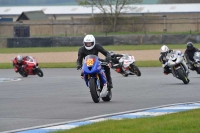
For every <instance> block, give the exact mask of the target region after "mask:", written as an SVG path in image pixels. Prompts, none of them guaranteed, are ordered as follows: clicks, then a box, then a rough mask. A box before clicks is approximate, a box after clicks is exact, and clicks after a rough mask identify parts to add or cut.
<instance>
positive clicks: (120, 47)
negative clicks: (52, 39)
mask: <svg viewBox="0 0 200 133" xmlns="http://www.w3.org/2000/svg"><path fill="white" fill-rule="evenodd" d="M161 46H162V44H155V45H152V44H142V45H109V46H104V48H105V49H106V50H114V51H123V50H157V49H160V47H161ZM167 46H168V47H169V48H170V49H186V44H168V45H167ZM195 47H197V48H200V44H195ZM79 48H80V46H79V47H77V46H76V47H69V46H68V47H31V48H1V49H0V53H1V54H4V53H5V54H6V53H43V52H77V51H78V49H79Z"/></svg>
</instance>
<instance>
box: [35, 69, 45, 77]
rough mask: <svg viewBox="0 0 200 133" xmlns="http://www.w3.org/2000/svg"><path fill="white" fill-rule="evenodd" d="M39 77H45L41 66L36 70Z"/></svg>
mask: <svg viewBox="0 0 200 133" xmlns="http://www.w3.org/2000/svg"><path fill="white" fill-rule="evenodd" d="M35 73H36V74H37V75H38V76H39V77H43V72H42V70H41V69H40V68H37V69H36V72H35Z"/></svg>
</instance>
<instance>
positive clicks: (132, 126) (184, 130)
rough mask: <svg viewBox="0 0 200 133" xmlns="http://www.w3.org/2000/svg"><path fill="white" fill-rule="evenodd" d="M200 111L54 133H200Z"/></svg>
mask: <svg viewBox="0 0 200 133" xmlns="http://www.w3.org/2000/svg"><path fill="white" fill-rule="evenodd" d="M199 115H200V109H195V110H190V111H185V112H180V113H174V114H168V115H162V116H157V117H148V118H136V119H124V120H108V121H103V122H97V123H93V124H90V125H85V126H80V127H77V128H74V129H71V130H67V131H58V132H53V133H133V132H134V133H199V132H200V128H199V125H200V119H199V118H198V117H197V116H199Z"/></svg>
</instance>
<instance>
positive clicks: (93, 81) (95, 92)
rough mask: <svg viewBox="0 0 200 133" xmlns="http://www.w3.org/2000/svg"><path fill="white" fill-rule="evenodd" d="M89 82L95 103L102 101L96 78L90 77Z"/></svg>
mask: <svg viewBox="0 0 200 133" xmlns="http://www.w3.org/2000/svg"><path fill="white" fill-rule="evenodd" d="M89 84H90V93H91V96H92V100H93V101H94V102H95V103H98V102H99V101H100V96H99V93H98V88H97V85H96V79H94V78H90V79H89Z"/></svg>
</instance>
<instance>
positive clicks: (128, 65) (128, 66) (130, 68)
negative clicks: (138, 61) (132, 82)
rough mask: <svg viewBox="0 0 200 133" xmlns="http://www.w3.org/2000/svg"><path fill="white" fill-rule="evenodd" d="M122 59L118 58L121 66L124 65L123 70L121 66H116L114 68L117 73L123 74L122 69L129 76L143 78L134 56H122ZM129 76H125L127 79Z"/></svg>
mask: <svg viewBox="0 0 200 133" xmlns="http://www.w3.org/2000/svg"><path fill="white" fill-rule="evenodd" d="M122 55H123V56H122V57H118V60H119V64H122V68H120V65H119V64H115V65H114V66H113V67H112V68H113V69H115V71H116V72H118V73H121V69H123V71H126V73H127V74H128V75H137V76H141V72H140V70H139V68H138V67H137V66H136V65H135V58H134V56H132V55H128V54H122ZM128 75H123V76H125V77H127V76H128Z"/></svg>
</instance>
